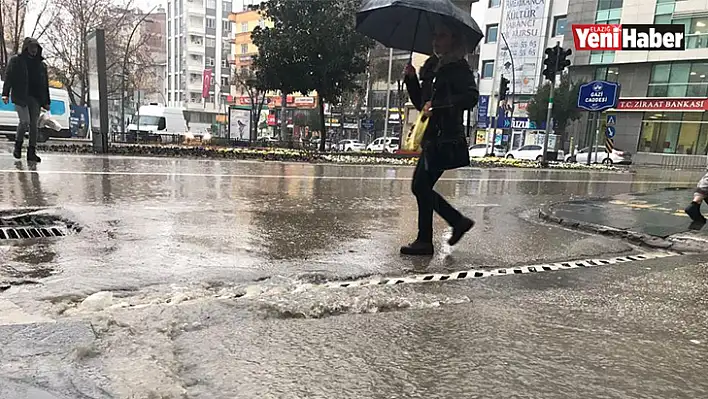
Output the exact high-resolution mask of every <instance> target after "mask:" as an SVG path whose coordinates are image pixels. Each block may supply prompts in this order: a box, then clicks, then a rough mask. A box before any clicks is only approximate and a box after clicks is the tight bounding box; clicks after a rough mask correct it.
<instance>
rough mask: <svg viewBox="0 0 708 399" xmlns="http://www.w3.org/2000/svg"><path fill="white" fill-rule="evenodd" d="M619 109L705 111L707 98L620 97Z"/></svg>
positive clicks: (707, 107) (707, 104)
mask: <svg viewBox="0 0 708 399" xmlns="http://www.w3.org/2000/svg"><path fill="white" fill-rule="evenodd" d="M617 109H618V110H623V111H705V110H708V99H706V98H640V99H620V100H619V102H618V104H617Z"/></svg>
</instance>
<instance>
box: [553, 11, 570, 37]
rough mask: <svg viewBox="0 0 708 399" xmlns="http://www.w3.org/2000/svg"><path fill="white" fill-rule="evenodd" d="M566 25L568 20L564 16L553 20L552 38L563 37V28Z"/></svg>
mask: <svg viewBox="0 0 708 399" xmlns="http://www.w3.org/2000/svg"><path fill="white" fill-rule="evenodd" d="M567 23H568V18H567V17H566V16H565V15H560V16H557V17H555V18H553V36H563V35H565V29H566V28H565V26H566V24H567Z"/></svg>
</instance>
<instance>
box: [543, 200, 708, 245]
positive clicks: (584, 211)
mask: <svg viewBox="0 0 708 399" xmlns="http://www.w3.org/2000/svg"><path fill="white" fill-rule="evenodd" d="M692 197H693V189H692V188H691V189H668V190H663V191H657V192H651V193H644V194H622V195H617V196H614V197H611V198H605V199H590V200H587V199H583V200H571V201H567V202H562V203H557V204H552V205H550V206H547V207H545V208H544V209H542V210H541V216H542V217H544V218H545V219H547V220H554V221H556V222H560V221H565V223H563V224H573V223H575V224H579V225H596V226H604V227H609V228H613V229H619V230H627V231H631V232H635V233H639V234H644V235H650V236H655V237H662V238H666V237H669V236H671V235H674V234H679V233H685V232H688V231H691V232H692V233H693V234H699V235H705V236H708V228H706V227H704V226H692V225H691V219H690V218H689V217H688V216H687V215H686V214H685V213H684V212H683V208H684V207H685V206H686V205H688V203H689V202H690V201H691V199H692ZM703 212H704V214H708V207H706V206H705V205H704V206H703ZM581 227H582V226H581Z"/></svg>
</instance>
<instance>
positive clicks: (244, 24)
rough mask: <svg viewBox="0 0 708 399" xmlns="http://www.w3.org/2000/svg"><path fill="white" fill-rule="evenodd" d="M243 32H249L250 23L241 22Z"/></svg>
mask: <svg viewBox="0 0 708 399" xmlns="http://www.w3.org/2000/svg"><path fill="white" fill-rule="evenodd" d="M241 32H248V23H247V22H241Z"/></svg>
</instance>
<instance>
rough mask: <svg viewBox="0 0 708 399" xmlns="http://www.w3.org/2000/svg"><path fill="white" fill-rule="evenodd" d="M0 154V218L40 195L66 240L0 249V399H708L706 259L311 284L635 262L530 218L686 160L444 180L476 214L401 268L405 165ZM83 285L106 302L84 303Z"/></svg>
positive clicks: (685, 177) (618, 247) (653, 181)
mask: <svg viewBox="0 0 708 399" xmlns="http://www.w3.org/2000/svg"><path fill="white" fill-rule="evenodd" d="M8 155H9V154H2V155H0V206H1V207H2V209H9V208H17V207H47V208H48V209H49V210H48V212H50V213H52V214H56V215H60V216H62V217H64V218H68V219H71V220H74V221H76V222H77V223H79V224H80V225H81V226H82V231H81V232H80V233H79V234H76V235H72V236H69V237H64V238H59V239H53V240H44V241H41V242H22V243H15V244H12V245H9V244H2V245H0V259H2V262H1V263H0V286H2V284H4V286H5V287H7V286H9V287H10V288H7V289H4V291H2V292H0V309H3V312H2V313H3V314H4V318H3V317H0V397H1V398H13V399H14V398H26V397H31V398H35V397H36V398H45V397H46V398H83V397H92V398H153V397H154V398H320V397H321V398H332V397H342V398H345V397H346V398H350V397H351V398H366V397H371V398H397V397H398V398H418V397H420V398H460V397H465V398H476V397H478V398H502V397H503V398H513V397H518V398H590V397H592V398H698V397H706V396H708V393H706V392H707V390H708V383H707V382H706V381H708V380H706V378H705V375H706V371H708V364H707V362H708V357H707V356H706V353H708V352H707V351H706V344H707V342H708V327H707V325H708V323H707V322H706V316H707V311H706V309H707V308H706V302H707V300H706V298H708V295H706V287H707V286H708V285H706V282H707V279H708V268H707V267H706V263H705V262H706V260H707V259H708V257H705V256H703V255H694V256H675V257H670V258H663V259H655V260H648V261H641V262H630V263H626V264H622V265H611V266H602V267H596V268H580V269H574V270H562V271H554V272H549V273H544V274H531V275H518V276H506V277H494V278H489V279H484V280H466V281H448V282H431V283H425V284H402V285H396V286H382V287H378V286H374V287H362V288H352V289H341V290H332V289H317V287H315V288H313V287H312V285H311V284H313V283H314V284H316V283H318V282H322V281H327V280H346V279H357V278H363V277H367V276H373V275H384V276H401V275H410V274H416V273H447V272H452V271H459V270H467V269H485V270H486V269H491V268H494V267H508V266H517V265H529V264H534V263H549V262H563V261H567V260H574V259H585V258H597V257H614V256H622V255H626V254H632V253H637V252H641V251H642V250H641V249H638V248H635V247H632V246H630V245H629V244H627V243H626V242H623V241H619V240H614V239H609V238H604V237H597V236H593V235H589V234H585V233H580V232H574V231H570V230H566V229H562V228H560V227H558V226H552V225H546V224H543V223H541V222H540V221H539V220H538V218H537V212H538V208H539V206H540V205H542V204H546V203H551V202H556V201H563V200H567V199H571V198H579V197H605V196H613V195H618V194H622V193H628V192H634V193H637V192H649V191H653V190H659V189H662V188H666V187H691V186H693V185H695V181H697V179H698V178H699V177H700V176H701V174H702V171H667V170H651V169H646V170H639V171H638V172H637V173H620V174H618V173H605V172H592V173H589V172H577V171H541V170H515V169H508V170H479V169H464V170H458V171H455V172H449V173H448V174H446V175H445V177H444V180H443V181H441V182H440V183H439V185H438V190H439V192H441V193H442V194H443V195H444V196H446V197H447V198H449V199H450V200H451V202H452V203H453V204H454V205H456V206H458V207H459V209H460V210H461V211H462V212H463V213H465V214H467V215H468V216H470V217H472V218H473V219H475V220H476V221H477V226H476V227H475V229H474V230H473V231H472V232H471V233H470V234H469V235H468V236H467V237H465V239H464V240H463V242H461V243H460V244H459V245H458V246H457V247H455V248H449V247H447V246H446V245H445V244H444V241H445V240H446V234H448V233H449V232H448V231H447V229H446V228H445V226H444V225H443V223H442V222H441V221H440V220H436V240H437V243H436V244H437V249H438V253H437V255H436V256H434V257H433V258H431V259H413V258H406V257H401V256H399V255H398V247H399V246H400V245H402V244H404V243H406V242H407V241H409V240H410V239H412V238H413V237H414V235H415V228H416V221H415V216H416V211H415V201H414V199H413V197H412V195H411V194H410V189H409V186H410V177H411V173H412V168H405V167H385V166H335V165H308V164H285V163H262V162H232V161H213V160H188V159H166V158H165V159H157V158H129V157H91V156H69V155H64V154H44V162H43V163H42V164H40V165H37V166H36V167H31V166H29V165H27V164H26V162H19V163H16V162H15V161H14V160H13V159H12V158H11V157H10V156H8ZM99 291H110V292H111V293H112V299H110V300H108V301H107V302H105V303H98V304H96V303H94V302H90V301H85V302H84V303H83V304H82V301H84V300H85V299H86V298H87V297H88V296H89V295H91V294H94V293H96V292H99ZM3 306H4V308H3ZM29 389H32V390H33V391H31V392H30V391H28V390H29ZM43 395H44V396H43Z"/></svg>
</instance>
